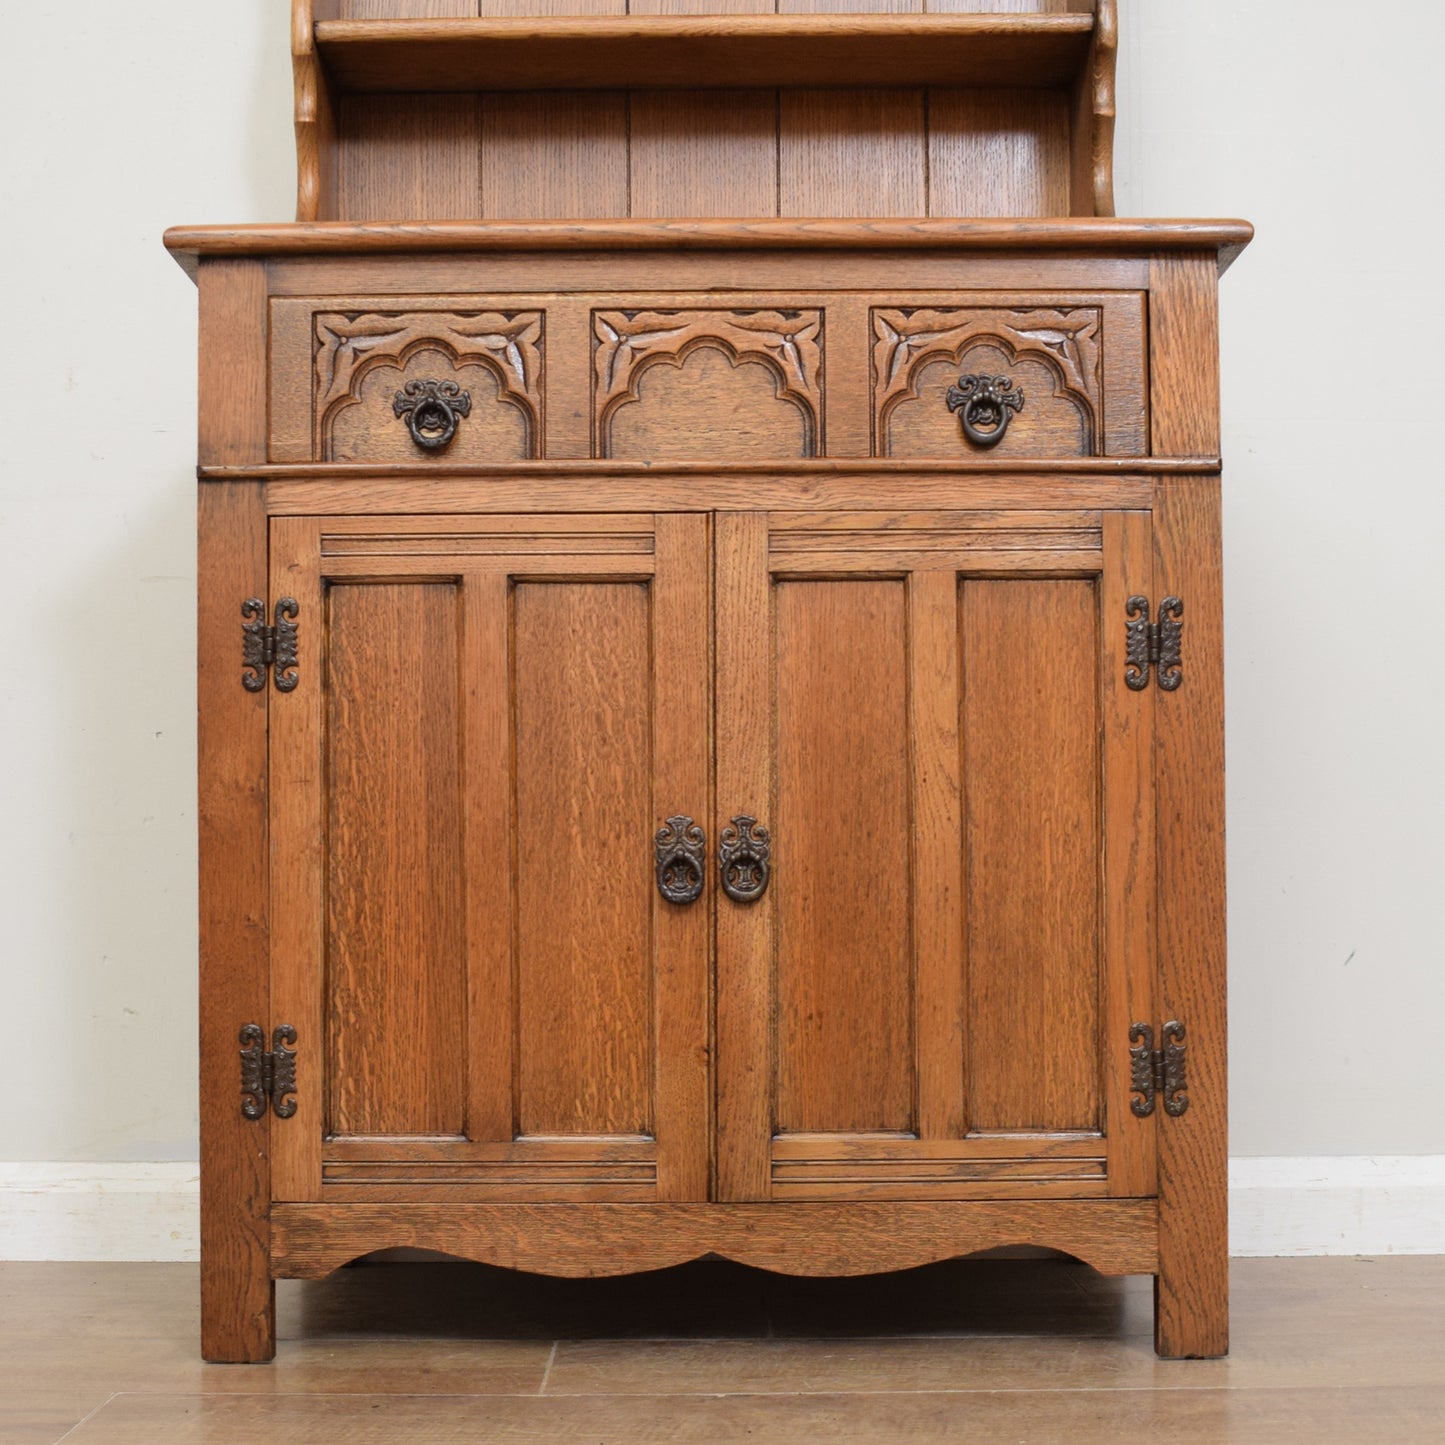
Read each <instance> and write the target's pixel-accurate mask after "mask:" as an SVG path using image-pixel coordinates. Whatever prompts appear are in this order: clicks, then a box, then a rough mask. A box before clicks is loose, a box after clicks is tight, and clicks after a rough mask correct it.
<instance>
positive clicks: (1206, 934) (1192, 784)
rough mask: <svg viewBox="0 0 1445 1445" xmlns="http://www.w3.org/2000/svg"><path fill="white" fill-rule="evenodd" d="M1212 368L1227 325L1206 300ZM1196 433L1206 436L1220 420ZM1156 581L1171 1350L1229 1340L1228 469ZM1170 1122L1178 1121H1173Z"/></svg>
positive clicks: (1173, 494) (1199, 501) (1191, 516)
mask: <svg viewBox="0 0 1445 1445" xmlns="http://www.w3.org/2000/svg"><path fill="white" fill-rule="evenodd" d="M1194 330H1195V331H1196V334H1197V340H1198V344H1199V348H1200V350H1201V351H1202V352H1203V353H1204V354H1205V358H1206V359H1205V363H1204V367H1205V370H1206V371H1207V370H1208V365H1209V361H1208V358H1209V356H1210V354H1211V349H1210V342H1211V340H1212V338H1213V337H1214V335H1215V326H1214V319H1213V315H1212V309H1211V308H1210V307H1209V306H1206V305H1200V306H1199V309H1198V311H1197V313H1196V326H1195V328H1194ZM1190 435H1191V436H1192V437H1193V438H1194V439H1195V441H1196V444H1197V445H1201V446H1202V445H1207V444H1208V443H1207V437H1208V426H1207V418H1206V417H1204V416H1199V417H1197V418H1196V425H1195V427H1194V429H1193V430H1192V431H1191V433H1190ZM1154 518H1155V531H1154V539H1155V547H1154V586H1155V589H1156V591H1157V592H1158V593H1159V595H1161V596H1162V595H1164V594H1166V593H1174V594H1175V595H1177V596H1179V597H1182V598H1183V599H1184V608H1185V611H1184V626H1185V631H1184V662H1185V673H1184V682H1183V684H1182V686H1181V687H1180V688H1179V690H1178V691H1177V692H1170V693H1160V694H1159V696H1158V698H1157V699H1156V703H1155V707H1156V718H1157V722H1158V732H1157V740H1156V749H1155V760H1154V768H1155V780H1156V787H1157V789H1158V818H1159V824H1158V844H1157V869H1158V887H1159V893H1158V899H1159V901H1158V938H1159V942H1158V948H1159V978H1160V994H1161V998H1160V1013H1161V1020H1160V1021H1161V1022H1163V1021H1164V1020H1168V1019H1179V1020H1180V1021H1181V1022H1182V1023H1183V1024H1184V1027H1185V1029H1186V1030H1187V1042H1188V1046H1189V1110H1188V1112H1187V1113H1185V1114H1183V1115H1181V1116H1180V1117H1179V1118H1177V1119H1166V1120H1163V1121H1161V1124H1160V1128H1159V1276H1158V1290H1157V1294H1156V1309H1155V1317H1154V1332H1155V1344H1156V1348H1157V1349H1158V1351H1159V1353H1160V1354H1161V1355H1167V1356H1171V1357H1179V1356H1202V1357H1213V1356H1215V1355H1222V1354H1224V1353H1226V1352H1227V1351H1228V1349H1229V1209H1228V1202H1229V1192H1228V1185H1229V1178H1228V1175H1229V1160H1228V1115H1227V1105H1228V1089H1229V1083H1228V1072H1227V1049H1226V1040H1225V1032H1226V1027H1227V1019H1226V1012H1225V978H1226V969H1225V964H1226V948H1225V907H1224V895H1225V874H1224V669H1223V641H1224V614H1223V597H1222V589H1221V575H1220V545H1221V539H1220V510H1219V480H1218V478H1217V477H1214V478H1204V477H1198V478H1195V477H1191V478H1188V479H1187V480H1183V479H1181V480H1179V481H1167V482H1165V481H1161V482H1158V483H1156V490H1155V510H1154ZM1166 1126H1167V1127H1166Z"/></svg>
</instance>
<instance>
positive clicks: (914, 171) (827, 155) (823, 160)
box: [778, 81, 927, 217]
mask: <svg viewBox="0 0 1445 1445" xmlns="http://www.w3.org/2000/svg"><path fill="white" fill-rule="evenodd" d="M798 83H799V82H797V81H795V82H794V84H795V85H796V84H798ZM923 130H924V120H923V92H922V91H920V90H911V89H910V90H881V89H870V90H801V89H789V90H784V91H782V92H780V94H779V96H778V214H779V216H784V217H791V216H922V215H925V214H926V213H927V206H926V204H925V194H924V192H925V172H924V154H925V145H924V134H923Z"/></svg>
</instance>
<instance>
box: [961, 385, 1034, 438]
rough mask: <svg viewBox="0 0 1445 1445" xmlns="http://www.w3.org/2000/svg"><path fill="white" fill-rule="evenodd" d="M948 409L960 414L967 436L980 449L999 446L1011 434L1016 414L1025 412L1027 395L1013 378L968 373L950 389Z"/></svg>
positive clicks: (964, 432)
mask: <svg viewBox="0 0 1445 1445" xmlns="http://www.w3.org/2000/svg"><path fill="white" fill-rule="evenodd" d="M948 409H949V411H953V412H957V413H958V419H959V421H960V422H961V423H962V425H963V434H964V436H966V437H967V438H968V440H969V441H970V443H972V445H974V446H976V447H996V446H997V445H998V444H999V443H1000V442H1001V441H1002V440H1003V439H1004V433H1005V432H1007V431H1008V424H1009V421H1010V420H1011V419H1012V417H1013V414H1014V413H1015V412H1016V411H1022V410H1023V409H1024V394H1023V392H1022V391H1021V390H1019V388H1018V387H1016V386H1015V385H1014V384H1013V378H1012V377H1011V376H983V375H975V374H974V373H972V372H968V373H966V374H965V375H963V376H960V377H959V378H958V385H957V386H950V387H949V388H948Z"/></svg>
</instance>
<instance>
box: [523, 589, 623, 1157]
mask: <svg viewBox="0 0 1445 1445" xmlns="http://www.w3.org/2000/svg"><path fill="white" fill-rule="evenodd" d="M649 623H650V620H649V617H648V598H647V589H646V587H645V586H643V585H642V584H639V583H636V582H611V583H605V582H604V583H591V584H584V583H565V582H564V583H537V582H523V583H518V584H517V586H516V588H515V589H514V591H513V594H512V638H513V644H512V657H513V664H512V666H513V676H514V678H515V682H514V685H513V719H514V721H513V730H514V735H515V738H516V744H515V746H516V818H515V826H516V830H517V863H516V869H517V937H516V949H517V962H516V971H517V1019H518V1023H517V1052H518V1069H519V1073H518V1127H519V1130H520V1132H521V1133H522V1134H523V1135H527V1134H646V1133H648V1132H649V1128H648V1124H649V1120H650V1118H651V1115H652V1088H651V1078H650V1070H649V1068H648V1063H649V1059H650V1055H651V1053H652V1048H651V1041H650V1038H649V1034H650V1029H649V1027H648V1024H649V1020H648V1015H649V1013H650V1012H651V1007H650V1006H651V998H650V996H649V986H648V968H649V959H648V952H649V943H650V938H649V935H650V933H651V928H650V924H651V907H650V899H649V894H650V893H651V891H652V887H651V879H650V878H649V876H648V874H647V872H646V870H645V869H640V868H635V867H634V868H625V867H622V868H619V867H618V866H617V865H618V862H619V860H621V859H625V858H627V857H628V856H629V854H634V855H635V854H636V853H637V851H638V848H637V840H638V839H639V838H646V837H649V836H650V833H649V830H648V826H647V822H648V816H649V808H648V799H649V794H650V792H651V789H650V787H649V778H648V772H649V759H648V748H647V742H648V731H649V723H650V721H651V719H650V716H649V714H650V712H651V707H650V700H649V698H648V697H647V695H646V693H645V692H644V691H643V690H642V689H640V688H638V687H637V680H638V679H639V678H643V677H646V676H647V674H648V671H649V661H648V648H649V635H648V634H649V632H650V630H651V629H650V625H649Z"/></svg>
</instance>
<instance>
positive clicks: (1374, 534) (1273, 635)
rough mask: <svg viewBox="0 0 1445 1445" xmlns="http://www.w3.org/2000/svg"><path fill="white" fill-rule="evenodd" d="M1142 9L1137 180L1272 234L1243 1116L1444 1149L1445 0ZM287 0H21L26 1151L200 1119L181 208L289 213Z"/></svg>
mask: <svg viewBox="0 0 1445 1445" xmlns="http://www.w3.org/2000/svg"><path fill="white" fill-rule="evenodd" d="M1122 10H1123V15H1122V34H1123V56H1122V74H1121V84H1120V106H1119V109H1120V128H1119V141H1118V176H1119V210H1120V213H1121V214H1138V215H1201V216H1206V215H1244V216H1247V217H1249V218H1250V219H1251V220H1253V221H1254V222H1255V223H1256V224H1257V225H1258V227H1259V231H1260V236H1259V239H1258V240H1257V241H1256V243H1255V245H1254V246H1253V248H1251V250H1250V251H1249V252H1247V253H1246V254H1245V256H1244V258H1243V259H1242V260H1241V261H1240V262H1239V263H1238V264H1237V265H1236V267H1235V268H1234V270H1233V271H1232V272H1231V273H1230V274H1229V276H1228V277H1226V279H1225V283H1224V290H1223V329H1224V358H1225V360H1224V408H1225V418H1226V421H1225V447H1226V455H1227V457H1228V459H1229V469H1228V476H1227V481H1226V491H1225V498H1226V510H1227V519H1226V520H1227V539H1226V540H1227V558H1226V561H1227V567H1228V587H1229V592H1228V597H1229V603H1228V643H1229V648H1230V652H1229V664H1228V686H1229V765H1230V781H1229V821H1230V889H1231V899H1230V923H1231V945H1232V964H1231V988H1232V991H1233V992H1232V1005H1231V1016H1232V1031H1233V1033H1232V1041H1231V1042H1232V1107H1233V1142H1234V1152H1235V1153H1237V1154H1245V1155H1251V1154H1258V1155H1289V1154H1301V1155H1337V1154H1419V1153H1435V1154H1445V1116H1442V1114H1441V1111H1440V1110H1439V1109H1438V1107H1437V1106H1436V1101H1435V1099H1434V1088H1433V1086H1434V1081H1435V1078H1436V1076H1437V1075H1438V1069H1437V1068H1436V1067H1435V1066H1434V1064H1433V1060H1432V1044H1433V1040H1434V1038H1435V1036H1436V1034H1438V1032H1439V1029H1440V1025H1441V1022H1442V1021H1445V833H1442V829H1441V826H1440V822H1439V817H1438V815H1439V812H1440V810H1441V804H1442V801H1445V798H1442V794H1445V762H1442V757H1445V750H1442V748H1441V746H1440V738H1441V732H1440V721H1439V720H1440V718H1441V715H1442V711H1445V708H1442V702H1445V699H1442V695H1441V692H1442V681H1441V676H1442V668H1441V666H1440V657H1439V653H1440V644H1439V642H1438V631H1439V629H1438V626H1437V624H1436V623H1435V619H1434V616H1433V613H1434V608H1435V597H1434V585H1433V584H1434V582H1435V578H1436V575H1437V573H1438V572H1439V570H1440V568H1441V564H1442V560H1445V486H1442V481H1441V478H1440V475H1439V474H1440V470H1441V469H1440V465H1439V463H1438V461H1437V460H1436V457H1435V455H1434V454H1433V453H1432V450H1431V446H1430V440H1429V429H1430V428H1431V427H1432V425H1433V424H1434V423H1435V422H1436V420H1437V418H1438V416H1439V414H1440V403H1439V397H1440V385H1441V381H1442V374H1441V373H1442V362H1441V359H1440V352H1439V343H1438V338H1439V336H1440V335H1441V334H1442V332H1445V294H1442V288H1445V281H1442V277H1445V269H1442V268H1441V267H1439V266H1438V265H1435V266H1434V267H1433V269H1432V263H1433V262H1434V261H1435V255H1434V250H1435V248H1434V246H1433V244H1432V243H1433V240H1434V237H1435V236H1436V235H1437V234H1438V228H1439V225H1440V222H1441V221H1442V219H1445V194H1442V189H1445V182H1442V174H1445V171H1442V168H1441V166H1440V164H1439V161H1438V154H1439V148H1440V143H1441V140H1442V136H1441V129H1442V122H1441V120H1440V118H1439V112H1438V89H1439V86H1438V74H1437V61H1436V59H1435V58H1436V57H1438V56H1439V54H1440V53H1441V51H1442V46H1445V7H1441V6H1439V5H1438V4H1436V3H1435V0H1411V3H1407V0H1397V3H1395V4H1393V5H1390V6H1381V7H1377V8H1376V9H1375V10H1374V11H1372V12H1371V19H1372V24H1371V25H1369V26H1365V25H1362V24H1361V22H1360V20H1359V11H1358V8H1357V6H1356V5H1355V4H1353V3H1351V4H1346V3H1344V0H1269V3H1267V4H1263V3H1258V0H1255V3H1246V0H1211V3H1210V4H1208V5H1200V4H1182V3H1180V0H1123V4H1122ZM286 12H287V3H286V0H251V3H249V4H240V3H233V4H228V5H213V4H197V3H195V0H149V3H148V4H146V5H143V6H128V7H120V6H111V5H103V4H100V3H98V0H90V3H89V4H87V5H85V6H83V7H82V10H81V19H82V23H80V24H76V23H75V22H76V18H77V11H76V6H75V4H74V0H70V3H68V4H66V5H64V6H62V5H60V4H58V3H54V0H29V3H28V4H26V5H24V6H7V7H5V8H4V11H3V15H0V48H3V50H4V51H5V53H7V54H9V55H11V56H12V57H13V56H17V55H18V56H20V57H22V63H21V65H20V66H18V67H14V68H12V69H11V70H10V72H9V74H8V75H7V81H6V84H5V86H4V87H0V120H3V127H4V129H3V134H4V135H5V136H6V138H7V139H6V144H5V147H4V154H3V156H0V167H3V172H0V173H3V182H0V184H3V191H0V194H3V198H4V216H5V221H6V227H5V232H4V241H3V247H4V259H5V262H6V264H5V268H4V274H5V275H6V277H7V279H8V280H9V282H10V286H11V291H10V294H9V296H8V297H7V305H6V308H5V313H4V314H5V318H6V323H7V325H6V331H5V335H4V337H3V341H0V367H3V376H0V396H3V397H4V398H5V400H6V403H7V411H8V425H7V428H6V433H7V441H6V444H5V446H4V447H3V449H0V559H3V565H4V587H5V592H4V601H3V607H4V618H5V632H6V636H7V643H6V646H5V647H4V649H3V664H0V696H3V707H0V757H3V758H5V759H6V760H7V762H8V765H9V766H8V767H7V768H6V769H5V770H4V771H3V772H0V890H3V891H0V988H3V995H0V996H3V999H4V1004H5V1037H6V1043H7V1054H8V1062H9V1064H10V1067H11V1069H12V1070H13V1071H14V1077H15V1078H17V1079H23V1080H24V1081H25V1082H24V1084H23V1086H22V1088H21V1090H20V1091H19V1097H21V1098H23V1099H24V1101H25V1107H24V1108H18V1107H14V1106H13V1105H14V1101H15V1099H16V1095H15V1094H13V1093H12V1094H11V1095H10V1098H11V1100H12V1107H9V1108H7V1109H6V1110H4V1111H3V1113H0V1158H4V1159H12V1160H26V1159H32V1160H57V1161H59V1160H69V1161H86V1160H98V1161H99V1160H156V1161H163V1160H186V1159H190V1158H193V1157H194V1154H195V1147H196V1119H195V1088H194V1082H193V1080H194V1074H195V1044H194V1035H195V1029H194V1014H195V983H194V976H195V944H194V935H193V929H194V925H193V919H194V912H195V858H194V844H193V835H194V827H195V809H194V797H193V784H192V776H193V769H194V764H195V741H194V738H195V728H194V717H193V707H192V653H193V647H194V629H193V623H192V588H193V578H194V543H193V535H192V506H193V496H192V480H191V478H192V471H191V468H192V465H193V436H194V420H193V418H194V403H195V387H194V346H195V293H194V290H193V288H192V287H191V285H190V283H189V282H188V281H187V280H186V279H185V278H184V276H183V275H182V274H181V272H180V271H179V270H178V269H177V268H176V267H175V265H174V264H173V263H172V262H171V261H170V260H169V258H167V257H166V255H165V254H164V252H163V251H162V250H161V246H160V233H161V231H162V229H163V228H164V227H165V226H166V225H167V224H170V223H172V222H194V221H261V220H278V219H284V218H286V217H287V216H288V215H289V214H290V213H291V211H290V208H291V188H292V162H291V156H290V128H289V119H288V117H289V104H290V101H289V93H290V77H289V72H288V62H287V57H286V37H287V15H286ZM57 35H64V37H65V43H64V45H63V46H62V47H60V48H58V49H57V46H56V43H55V38H56V36H57ZM27 57H35V58H36V59H35V61H34V63H30V62H29V61H28V60H26V59H24V58H27ZM42 58H43V63H42ZM77 97H79V99H77ZM1316 1162H1318V1161H1316Z"/></svg>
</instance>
